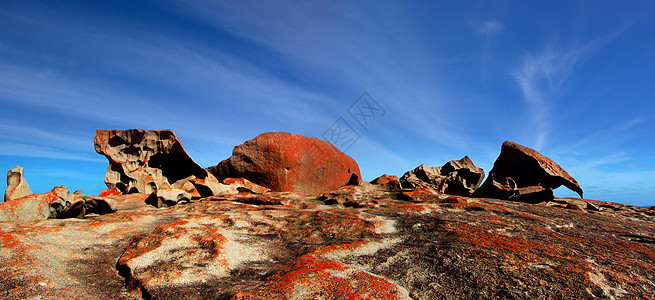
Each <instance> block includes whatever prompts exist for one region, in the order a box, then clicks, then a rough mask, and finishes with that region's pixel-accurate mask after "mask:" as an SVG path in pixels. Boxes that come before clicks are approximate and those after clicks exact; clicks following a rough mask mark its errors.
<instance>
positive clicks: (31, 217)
mask: <svg viewBox="0 0 655 300" xmlns="http://www.w3.org/2000/svg"><path fill="white" fill-rule="evenodd" d="M41 195H42V194H32V195H28V196H25V197H22V198H18V199H13V200H11V201H8V202H2V203H0V222H2V221H40V220H45V219H47V218H49V217H50V205H48V202H47V201H46V200H45V199H44V197H41Z"/></svg>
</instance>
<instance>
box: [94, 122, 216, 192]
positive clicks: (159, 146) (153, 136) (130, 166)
mask: <svg viewBox="0 0 655 300" xmlns="http://www.w3.org/2000/svg"><path fill="white" fill-rule="evenodd" d="M94 142H95V150H96V152H98V153H99V154H102V155H104V156H105V157H106V158H107V159H108V160H109V167H108V168H107V174H106V175H105V183H106V184H107V187H109V188H110V189H112V188H117V189H118V190H119V191H120V192H121V193H124V194H125V193H143V194H152V193H153V192H155V191H157V190H158V189H170V188H172V187H173V186H174V185H179V186H183V185H184V184H185V183H186V182H187V181H190V182H191V184H193V185H194V186H195V187H196V189H197V190H198V193H199V194H200V195H201V196H202V197H208V196H213V195H215V193H216V191H217V190H220V186H221V184H220V182H218V180H216V178H214V176H212V175H211V174H209V173H208V172H207V171H206V170H205V169H203V168H202V167H200V166H199V165H198V164H197V163H196V162H194V161H193V159H191V157H190V156H189V155H188V154H187V152H186V150H184V147H183V146H182V143H181V142H180V140H179V139H178V138H177V136H175V133H173V131H172V130H167V129H165V130H145V129H127V130H102V129H98V130H97V131H96V137H95V139H94ZM179 180H182V181H183V182H182V183H177V182H178V181H179Z"/></svg>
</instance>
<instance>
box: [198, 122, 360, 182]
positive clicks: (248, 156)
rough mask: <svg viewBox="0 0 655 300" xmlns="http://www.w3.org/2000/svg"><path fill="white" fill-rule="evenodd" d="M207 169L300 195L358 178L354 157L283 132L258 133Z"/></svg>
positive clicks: (224, 176) (320, 142) (330, 146)
mask: <svg viewBox="0 0 655 300" xmlns="http://www.w3.org/2000/svg"><path fill="white" fill-rule="evenodd" d="M208 170H209V171H210V172H211V173H212V174H213V175H214V176H216V178H218V179H220V180H222V179H225V178H240V177H242V178H246V179H248V180H250V181H252V182H254V183H256V184H258V185H261V186H264V187H267V188H270V189H271V190H273V191H278V192H297V193H299V194H303V195H319V194H321V193H323V192H326V191H330V190H334V189H337V188H339V187H341V186H343V185H344V184H346V183H347V182H348V180H349V179H350V177H351V174H356V175H357V176H358V177H360V178H361V174H360V172H359V166H358V165H357V163H356V162H355V160H353V159H352V158H351V157H350V156H348V155H346V154H345V153H343V152H341V151H340V150H339V149H337V147H335V146H334V145H332V144H331V143H329V142H326V141H323V140H319V139H317V138H308V137H305V136H302V135H299V134H291V133H286V132H269V133H264V134H260V135H259V136H257V137H255V138H254V139H252V140H249V141H246V142H245V143H244V144H242V145H238V146H236V147H234V151H233V152H232V156H231V157H230V158H228V159H226V160H223V161H222V162H220V163H219V164H218V165H216V166H213V167H210V168H208Z"/></svg>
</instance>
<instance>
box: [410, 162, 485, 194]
mask: <svg viewBox="0 0 655 300" xmlns="http://www.w3.org/2000/svg"><path fill="white" fill-rule="evenodd" d="M483 179H484V171H483V170H482V169H480V168H478V167H476V166H475V165H474V164H473V162H472V161H471V159H470V158H469V157H468V156H465V157H464V158H462V159H460V160H451V161H449V162H447V163H446V164H445V165H443V166H441V167H428V166H426V165H420V166H418V167H417V168H416V169H414V170H411V171H408V172H407V173H405V174H404V175H403V176H402V177H401V178H400V184H401V185H402V187H403V188H427V189H430V190H432V191H434V192H436V193H441V194H449V195H458V196H470V195H471V194H472V193H473V192H474V191H475V189H477V188H478V187H479V186H480V184H481V183H482V180H483Z"/></svg>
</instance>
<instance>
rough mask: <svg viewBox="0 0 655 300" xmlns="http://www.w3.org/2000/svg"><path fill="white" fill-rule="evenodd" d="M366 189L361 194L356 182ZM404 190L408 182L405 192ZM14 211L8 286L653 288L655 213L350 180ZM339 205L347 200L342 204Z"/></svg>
mask: <svg viewBox="0 0 655 300" xmlns="http://www.w3.org/2000/svg"><path fill="white" fill-rule="evenodd" d="M348 190H352V191H351V193H353V196H352V197H350V198H349V199H350V200H349V201H350V202H352V203H358V204H357V205H354V206H357V208H353V207H352V206H351V207H346V206H344V205H343V204H342V203H343V202H342V201H341V202H340V201H330V199H329V198H330V197H332V196H335V197H336V196H339V197H342V196H343V195H344V193H346V194H347V193H348ZM403 193H404V194H403ZM146 197H147V195H143V194H130V195H116V196H108V198H111V199H112V200H114V202H115V204H116V207H117V208H118V211H117V212H115V213H111V214H106V215H87V216H86V217H85V218H84V219H48V220H42V221H32V222H0V278H2V280H0V298H3V299H26V298H35V299H73V298H77V299H142V298H144V299H496V298H510V299H563V298H567V299H571V298H575V299H594V298H600V299H637V298H639V299H646V298H649V297H652V295H653V294H654V293H655V217H654V216H652V215H649V214H646V212H647V209H646V208H639V207H634V206H629V205H621V204H615V203H610V202H600V201H592V200H583V199H569V198H564V199H555V201H552V202H548V203H545V204H526V203H519V202H512V201H502V200H491V199H482V198H480V199H477V198H467V197H447V196H443V195H438V194H430V193H429V192H427V191H425V192H423V193H417V192H414V193H411V192H408V191H382V190H375V189H371V190H366V189H361V188H360V189H356V188H349V189H343V190H342V191H341V192H340V193H333V194H327V195H325V197H323V198H322V199H321V200H318V199H315V198H310V197H303V196H298V195H296V194H289V193H265V194H261V195H232V196H214V197H210V198H203V199H200V200H192V201H191V202H190V203H187V204H179V205H176V206H172V207H166V208H159V209H158V208H154V207H152V206H149V205H146V204H144V201H145V199H146ZM326 203H328V204H332V205H327V204H326Z"/></svg>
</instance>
